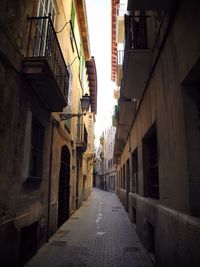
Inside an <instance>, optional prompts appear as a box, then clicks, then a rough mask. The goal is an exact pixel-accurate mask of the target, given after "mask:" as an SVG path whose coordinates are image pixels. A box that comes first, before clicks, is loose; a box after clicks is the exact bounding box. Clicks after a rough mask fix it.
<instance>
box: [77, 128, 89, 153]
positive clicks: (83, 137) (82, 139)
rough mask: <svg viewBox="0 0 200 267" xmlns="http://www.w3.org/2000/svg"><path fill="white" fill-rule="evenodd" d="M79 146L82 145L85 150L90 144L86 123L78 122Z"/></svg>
mask: <svg viewBox="0 0 200 267" xmlns="http://www.w3.org/2000/svg"><path fill="white" fill-rule="evenodd" d="M76 141H77V142H76V145H77V147H82V148H83V151H86V150H87V144H88V132H87V130H86V127H85V124H77V140H76Z"/></svg>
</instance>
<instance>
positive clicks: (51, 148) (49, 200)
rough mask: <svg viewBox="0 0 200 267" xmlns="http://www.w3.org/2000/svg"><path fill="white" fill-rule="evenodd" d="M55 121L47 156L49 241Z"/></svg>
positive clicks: (47, 238) (47, 236) (54, 121)
mask: <svg viewBox="0 0 200 267" xmlns="http://www.w3.org/2000/svg"><path fill="white" fill-rule="evenodd" d="M57 123H58V122H57V121H56V120H55V119H53V121H52V127H51V145H50V156H49V180H48V182H49V183H48V205H47V235H46V242H49V235H50V234H49V232H50V231H49V230H50V213H51V175H52V158H53V139H54V125H57Z"/></svg>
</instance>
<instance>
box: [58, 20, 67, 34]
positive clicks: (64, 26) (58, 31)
mask: <svg viewBox="0 0 200 267" xmlns="http://www.w3.org/2000/svg"><path fill="white" fill-rule="evenodd" d="M68 23H70V21H67V22H66V23H65V24H64V26H63V27H62V29H61V30H60V31H57V32H55V33H60V32H62V31H63V30H64V28H65V27H66V25H67V24H68Z"/></svg>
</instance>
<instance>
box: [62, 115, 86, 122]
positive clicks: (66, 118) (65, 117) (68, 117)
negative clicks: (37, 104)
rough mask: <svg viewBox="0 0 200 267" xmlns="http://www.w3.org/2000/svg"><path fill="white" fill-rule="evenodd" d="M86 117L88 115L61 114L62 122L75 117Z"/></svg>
mask: <svg viewBox="0 0 200 267" xmlns="http://www.w3.org/2000/svg"><path fill="white" fill-rule="evenodd" d="M85 115H86V113H78V114H73V113H72V114H64V113H61V114H59V116H60V120H61V121H66V120H70V119H71V118H73V117H78V118H80V117H81V116H85Z"/></svg>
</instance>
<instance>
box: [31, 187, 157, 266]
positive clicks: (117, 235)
mask: <svg viewBox="0 0 200 267" xmlns="http://www.w3.org/2000/svg"><path fill="white" fill-rule="evenodd" d="M36 266H37V267H47V266H48V267H73V266H74V267H75V266H77V267H78V266H79V267H84V266H91V267H94V266H108V267H111V266H119V267H123V266H124V267H125V266H127V267H128V266H134V267H150V266H153V265H152V264H151V261H150V259H149V257H148V255H147V253H146V251H145V249H144V248H143V246H142V244H141V242H140V241H139V239H138V237H137V235H136V233H135V230H134V228H133V225H132V224H131V222H130V220H129V218H128V215H127V214H126V212H125V210H124V208H123V206H122V205H121V203H120V201H119V200H118V198H117V196H116V194H113V193H110V192H105V191H102V190H99V189H93V192H92V194H91V196H90V197H89V198H88V200H87V201H86V202H84V204H83V205H82V206H81V207H80V208H79V209H78V210H77V211H76V212H75V213H74V214H73V216H71V217H70V219H69V220H68V221H67V222H66V223H65V224H64V225H63V226H62V227H61V228H60V229H59V230H58V231H57V232H56V234H55V235H54V236H53V237H52V238H51V239H50V241H49V243H46V244H45V245H44V246H43V247H42V248H41V249H40V250H39V251H38V253H37V254H36V255H35V256H34V257H33V258H32V259H31V260H30V261H29V262H28V264H27V265H26V267H36Z"/></svg>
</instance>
